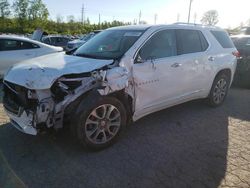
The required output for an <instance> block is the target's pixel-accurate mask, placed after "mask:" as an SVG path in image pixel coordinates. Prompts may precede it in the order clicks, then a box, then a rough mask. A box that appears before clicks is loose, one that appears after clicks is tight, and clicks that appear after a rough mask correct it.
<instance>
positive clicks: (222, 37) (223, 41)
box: [211, 31, 234, 48]
mask: <svg viewBox="0 0 250 188" xmlns="http://www.w3.org/2000/svg"><path fill="white" fill-rule="evenodd" d="M211 33H212V34H213V36H214V37H215V38H216V40H217V41H218V42H219V43H220V45H221V46H222V47H223V48H234V44H233V42H232V41H231V39H230V38H229V36H228V34H227V33H226V32H225V31H211Z"/></svg>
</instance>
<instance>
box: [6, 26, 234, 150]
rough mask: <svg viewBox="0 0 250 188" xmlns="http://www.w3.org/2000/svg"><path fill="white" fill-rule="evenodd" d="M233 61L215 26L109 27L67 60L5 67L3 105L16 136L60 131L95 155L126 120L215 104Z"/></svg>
mask: <svg viewBox="0 0 250 188" xmlns="http://www.w3.org/2000/svg"><path fill="white" fill-rule="evenodd" d="M237 54H238V53H237V51H236V49H235V47H234V45H233V43H232V41H231V40H230V38H229V37H228V35H227V33H226V32H225V31H223V30H221V29H219V28H217V27H206V26H198V25H188V24H173V25H158V26H156V25H155V26H125V27H116V28H111V29H107V30H105V31H103V32H101V33H100V34H99V35H97V36H96V37H94V38H92V39H91V40H89V41H88V42H87V43H86V44H84V45H83V46H82V47H81V48H79V49H78V50H77V51H76V52H75V53H74V54H73V55H72V56H68V55H64V54H60V53H59V54H51V55H47V56H43V57H40V58H36V59H31V60H30V61H26V62H25V63H22V64H18V65H16V66H15V67H13V68H12V69H11V70H10V71H9V72H8V74H7V75H6V76H5V78H4V102H3V103H4V107H5V109H6V112H7V114H8V116H9V117H10V119H11V123H12V124H13V125H14V126H15V127H16V128H17V129H19V130H20V131H22V132H24V133H28V134H32V135H36V134H37V133H39V132H40V131H41V130H44V129H45V128H54V129H59V128H62V127H63V125H65V124H67V125H70V128H71V130H72V132H73V134H75V135H76V137H77V138H78V139H79V141H80V142H81V143H83V144H84V145H85V146H87V147H89V148H94V149H101V148H104V147H106V146H109V145H110V144H112V143H114V141H115V140H116V138H117V137H118V136H119V134H120V133H121V132H122V131H123V129H124V128H125V127H126V125H127V124H128V122H129V121H130V120H133V121H136V120H138V119H140V118H142V117H143V116H145V115H148V114H150V113H152V112H155V111H158V110H162V109H164V108H167V107H170V106H173V105H176V104H180V103H183V102H186V101H190V100H194V99H199V98H204V99H207V101H208V102H209V104H210V105H212V106H219V105H221V104H222V103H223V101H224V99H225V97H226V95H227V92H228V89H229V87H230V85H231V83H232V80H233V76H234V72H235V68H236V55H237Z"/></svg>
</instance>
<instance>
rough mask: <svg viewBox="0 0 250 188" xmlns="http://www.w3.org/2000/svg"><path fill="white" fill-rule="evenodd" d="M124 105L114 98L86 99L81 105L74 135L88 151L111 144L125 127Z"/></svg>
mask: <svg viewBox="0 0 250 188" xmlns="http://www.w3.org/2000/svg"><path fill="white" fill-rule="evenodd" d="M126 120H127V117H126V110H125V108H124V105H123V104H122V103H121V102H120V101H119V100H118V99H116V98H114V97H107V96H106V97H102V96H99V97H98V98H97V99H95V98H94V97H90V98H88V101H86V103H85V104H84V105H83V108H82V109H81V114H80V118H79V120H78V122H77V123H76V133H77V137H78V139H79V140H80V142H81V143H82V144H83V145H84V146H86V147H87V148H90V149H95V150H99V149H103V148H105V147H108V146H110V145H111V144H113V143H114V142H115V141H116V139H117V138H118V137H119V135H120V134H121V132H122V131H123V129H124V127H125V125H126Z"/></svg>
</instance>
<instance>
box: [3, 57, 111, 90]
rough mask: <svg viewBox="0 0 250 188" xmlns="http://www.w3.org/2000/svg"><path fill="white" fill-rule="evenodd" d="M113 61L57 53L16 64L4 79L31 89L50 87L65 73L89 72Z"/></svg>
mask: <svg viewBox="0 0 250 188" xmlns="http://www.w3.org/2000/svg"><path fill="white" fill-rule="evenodd" d="M112 63H113V60H100V59H89V58H82V57H76V56H69V55H65V54H64V53H55V54H49V55H46V56H41V57H38V58H34V59H30V60H28V61H23V62H22V63H19V64H17V65H15V66H14V67H12V68H11V69H10V70H9V72H8V73H7V74H6V75H5V77H4V80H6V81H9V82H12V83H15V84H18V85H21V86H24V87H26V88H29V89H35V90H39V89H49V88H50V87H51V86H52V84H53V83H54V81H55V80H56V79H57V78H59V77H61V76H63V75H67V74H79V73H87V72H91V71H94V70H96V69H100V68H102V67H104V66H106V65H110V64H112Z"/></svg>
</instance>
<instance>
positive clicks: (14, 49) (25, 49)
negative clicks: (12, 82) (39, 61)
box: [0, 35, 63, 78]
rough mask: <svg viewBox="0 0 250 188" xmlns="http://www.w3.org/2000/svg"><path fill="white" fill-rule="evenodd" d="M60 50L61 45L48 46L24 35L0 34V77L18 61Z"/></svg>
mask: <svg viewBox="0 0 250 188" xmlns="http://www.w3.org/2000/svg"><path fill="white" fill-rule="evenodd" d="M62 51H63V49H62V48H61V47H54V46H50V45H47V44H43V43H41V42H38V41H34V40H30V39H27V38H24V37H18V36H8V35H0V78H2V77H3V75H4V73H5V72H6V71H7V70H8V69H9V68H10V67H11V66H13V65H14V64H16V63H18V62H21V61H24V60H27V59H31V58H34V57H38V56H43V55H46V54H51V53H57V52H62Z"/></svg>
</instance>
